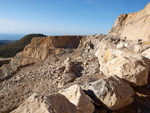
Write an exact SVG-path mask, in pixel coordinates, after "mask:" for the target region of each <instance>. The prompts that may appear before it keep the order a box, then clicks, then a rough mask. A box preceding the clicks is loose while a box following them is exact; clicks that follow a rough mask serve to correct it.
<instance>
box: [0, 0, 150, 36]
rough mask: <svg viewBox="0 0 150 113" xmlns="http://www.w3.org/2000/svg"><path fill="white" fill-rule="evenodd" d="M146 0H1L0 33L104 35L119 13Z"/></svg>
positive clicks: (139, 8)
mask: <svg viewBox="0 0 150 113" xmlns="http://www.w3.org/2000/svg"><path fill="white" fill-rule="evenodd" d="M148 2H149V0H0V33H17V34H29V33H43V34H47V35H91V34H101V33H102V34H107V33H108V31H109V29H110V28H111V27H112V25H113V24H114V22H115V20H116V19H117V17H118V15H120V14H124V13H132V12H136V11H139V10H141V9H143V8H144V7H145V5H146V4H148Z"/></svg>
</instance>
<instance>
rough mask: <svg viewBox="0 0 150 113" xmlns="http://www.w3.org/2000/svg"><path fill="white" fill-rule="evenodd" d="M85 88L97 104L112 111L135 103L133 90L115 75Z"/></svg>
mask: <svg viewBox="0 0 150 113" xmlns="http://www.w3.org/2000/svg"><path fill="white" fill-rule="evenodd" d="M84 88H85V90H87V93H88V94H89V96H90V97H91V98H92V99H93V100H94V102H95V103H96V104H100V105H104V107H107V108H108V109H110V110H118V109H121V108H123V107H125V106H127V105H129V104H131V103H132V102H133V98H132V96H133V95H134V91H133V89H132V88H131V86H130V85H128V84H127V83H126V82H124V81H123V80H122V79H120V78H119V77H117V76H115V75H113V76H110V77H107V78H104V79H100V80H98V81H95V82H92V83H90V84H87V85H86V86H85V87H84Z"/></svg>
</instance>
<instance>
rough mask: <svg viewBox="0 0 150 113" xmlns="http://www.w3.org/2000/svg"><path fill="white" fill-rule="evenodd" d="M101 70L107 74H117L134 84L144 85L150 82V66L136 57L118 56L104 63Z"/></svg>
mask: <svg viewBox="0 0 150 113" xmlns="http://www.w3.org/2000/svg"><path fill="white" fill-rule="evenodd" d="M101 71H102V72H103V73H104V74H105V75H107V76H111V75H117V76H118V77H120V78H123V79H124V80H126V81H128V82H129V83H130V84H131V85H133V86H143V85H146V84H147V82H148V68H147V67H146V66H145V65H144V64H143V61H142V60H141V59H140V60H139V59H136V58H127V57H117V58H114V59H113V60H111V61H109V62H107V63H103V64H102V65H101Z"/></svg>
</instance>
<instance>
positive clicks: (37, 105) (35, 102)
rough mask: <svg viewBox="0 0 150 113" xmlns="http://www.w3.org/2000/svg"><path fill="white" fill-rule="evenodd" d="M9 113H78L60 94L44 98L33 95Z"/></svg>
mask: <svg viewBox="0 0 150 113" xmlns="http://www.w3.org/2000/svg"><path fill="white" fill-rule="evenodd" d="M11 113H79V111H78V110H77V109H76V107H75V105H73V104H72V103H71V102H69V100H68V99H67V98H66V97H65V96H63V95H61V94H52V95H49V96H46V97H44V96H39V95H37V94H33V95H31V96H30V97H29V98H28V99H27V100H26V101H25V102H24V103H22V104H21V105H20V106H19V107H18V108H17V109H16V110H14V111H12V112H11Z"/></svg>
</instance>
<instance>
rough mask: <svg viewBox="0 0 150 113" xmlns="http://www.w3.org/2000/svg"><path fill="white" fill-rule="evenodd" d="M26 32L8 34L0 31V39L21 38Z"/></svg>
mask: <svg viewBox="0 0 150 113" xmlns="http://www.w3.org/2000/svg"><path fill="white" fill-rule="evenodd" d="M24 36H25V34H6V33H0V40H19V39H21V38H22V37H24Z"/></svg>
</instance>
